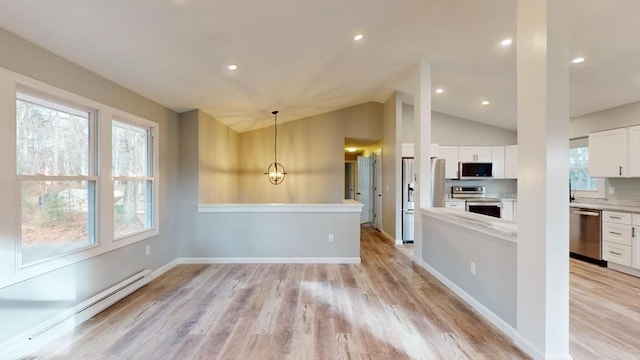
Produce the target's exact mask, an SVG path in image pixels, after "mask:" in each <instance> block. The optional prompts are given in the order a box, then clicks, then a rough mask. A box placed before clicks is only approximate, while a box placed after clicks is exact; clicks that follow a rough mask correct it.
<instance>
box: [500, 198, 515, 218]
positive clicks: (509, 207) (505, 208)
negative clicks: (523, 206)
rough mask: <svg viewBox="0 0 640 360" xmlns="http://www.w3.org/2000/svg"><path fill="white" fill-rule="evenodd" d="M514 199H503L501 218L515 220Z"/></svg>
mask: <svg viewBox="0 0 640 360" xmlns="http://www.w3.org/2000/svg"><path fill="white" fill-rule="evenodd" d="M513 203H514V202H513V201H503V202H502V212H501V213H500V218H502V219H504V220H509V221H515V220H514V218H513Z"/></svg>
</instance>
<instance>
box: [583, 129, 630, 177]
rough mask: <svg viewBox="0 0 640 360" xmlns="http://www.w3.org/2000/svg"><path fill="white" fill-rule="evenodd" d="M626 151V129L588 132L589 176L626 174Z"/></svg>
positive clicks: (619, 175)
mask: <svg viewBox="0 0 640 360" xmlns="http://www.w3.org/2000/svg"><path fill="white" fill-rule="evenodd" d="M628 151H629V150H628V146H627V129H614V130H607V131H600V132H596V133H591V134H589V176H591V177H609V178H611V177H622V176H626V174H627V173H628V171H629V169H627V152H628Z"/></svg>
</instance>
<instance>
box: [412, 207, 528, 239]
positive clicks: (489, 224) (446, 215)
mask: <svg viewBox="0 0 640 360" xmlns="http://www.w3.org/2000/svg"><path fill="white" fill-rule="evenodd" d="M420 211H421V212H422V214H423V215H426V216H432V217H434V218H437V219H440V220H444V221H447V222H450V223H452V224H456V225H460V226H463V227H466V228H469V229H473V230H476V231H479V232H482V233H485V234H488V235H491V236H495V237H497V238H500V239H504V240H507V241H510V242H517V239H518V226H517V224H516V223H515V222H513V221H507V220H502V219H499V218H494V217H491V216H486V215H480V214H476V213H470V212H466V211H460V210H453V209H446V208H423V209H420Z"/></svg>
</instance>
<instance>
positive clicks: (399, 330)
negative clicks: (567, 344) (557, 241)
mask: <svg viewBox="0 0 640 360" xmlns="http://www.w3.org/2000/svg"><path fill="white" fill-rule="evenodd" d="M361 234H362V235H361V240H362V241H361V243H362V245H361V249H362V251H361V256H362V264H360V265H342V264H340V265H337V264H335V265H334V264H323V265H313V264H309V265H306V264H305V265H298V264H289V265H282V264H264V265H262V264H260V265H253V264H249V265H246V264H245V265H182V266H178V267H176V268H174V269H172V270H171V271H169V272H167V273H166V274H164V275H163V276H161V277H160V278H158V279H156V280H155V281H153V282H151V283H150V284H148V285H147V286H145V287H143V288H142V289H140V290H138V291H136V292H135V293H134V294H132V295H131V296H129V297H127V298H126V299H123V300H122V301H120V302H119V303H117V304H115V305H114V306H112V307H110V308H109V309H107V310H105V311H104V312H102V313H101V314H99V315H97V316H96V317H94V318H93V319H91V320H89V321H87V322H85V323H84V324H82V325H80V326H79V327H77V328H76V329H75V330H74V332H73V333H72V334H69V335H66V336H64V337H62V338H61V339H59V340H57V341H55V342H54V343H52V344H51V345H50V346H47V347H45V348H43V349H42V350H41V351H39V352H38V353H37V354H33V356H31V357H30V358H33V359H52V358H53V359H107V360H111V359H114V360H115V359H260V360H261V359H523V358H527V356H526V355H525V354H523V353H522V352H521V351H520V350H518V349H517V348H516V347H515V346H514V345H513V344H512V343H511V341H510V340H509V339H508V338H506V337H505V336H503V335H502V334H501V333H500V332H499V331H498V330H496V329H495V328H494V327H493V326H492V325H490V324H489V323H487V322H486V321H485V320H484V319H482V318H481V317H480V316H479V315H477V314H476V313H475V312H474V311H473V310H472V309H471V308H469V307H468V306H467V305H466V304H464V303H463V302H462V300H460V299H459V298H458V297H456V296H455V295H454V294H452V293H451V292H450V291H449V290H448V289H446V288H445V287H444V286H443V285H442V284H440V283H439V282H438V281H437V280H436V279H434V278H433V277H432V276H430V275H428V274H427V273H426V272H425V271H424V270H423V269H422V268H420V267H419V266H417V265H415V264H414V263H412V262H411V260H410V259H409V258H408V257H406V256H405V255H403V254H402V253H401V252H400V251H397V250H396V249H395V247H394V245H393V244H391V243H390V242H388V241H387V240H385V239H384V238H383V237H382V236H381V235H380V234H379V233H378V232H376V231H375V230H373V229H372V228H370V227H363V229H362V233H361ZM576 267H577V268H578V276H582V277H583V278H576V279H574V276H573V274H572V298H571V301H572V313H571V321H572V323H571V331H572V334H571V336H572V339H571V350H572V353H573V352H575V354H574V358H575V359H597V358H598V359H599V358H621V359H622V358H625V359H631V358H633V357H625V355H634V354H635V355H637V354H638V348H639V345H638V341H639V340H637V339H638V338H637V337H636V339H632V337H633V336H634V331H635V332H637V331H638V326H637V324H638V314H639V313H640V312H639V311H638V306H637V304H636V305H634V304H633V299H634V296H635V299H638V294H639V292H638V287H639V286H638V285H639V283H638V281H636V280H637V279H636V280H634V279H635V278H631V277H629V278H626V277H625V278H623V279H622V282H621V284H622V285H623V286H625V289H626V291H627V292H628V293H627V294H626V295H625V296H623V298H624V299H626V300H624V304H621V305H619V306H618V305H616V306H614V310H610V309H609V310H607V309H603V310H602V312H599V313H598V315H597V316H596V320H597V321H595V320H593V316H594V315H593V314H592V313H590V312H589V311H588V310H589V308H590V307H593V304H591V302H593V301H595V302H601V301H604V300H603V299H606V300H607V301H612V302H615V301H617V300H619V298H618V297H617V296H615V294H616V293H615V292H613V291H611V290H612V289H614V288H616V287H615V285H613V286H614V287H613V288H608V286H610V285H609V284H610V283H615V282H617V281H618V277H619V276H616V275H618V274H617V273H616V274H604V275H594V274H593V273H599V271H600V270H602V269H599V268H597V267H596V268H595V269H591V268H589V267H582V266H580V264H578V265H577V266H576V265H575V263H573V262H572V272H573V269H574V268H576ZM604 270H607V269H604ZM624 276H625V275H623V277H624ZM594 277H595V278H596V281H597V282H598V283H599V284H600V285H598V286H602V287H601V288H594V286H595V285H592V284H590V283H589V282H588V281H586V279H587V278H594ZM573 287H578V288H580V289H581V290H579V291H578V297H577V298H576V297H574V290H573ZM593 290H595V291H596V292H602V293H601V294H599V296H601V298H596V299H593V300H591V299H592V295H591V291H593ZM607 294H609V295H607ZM630 299H631V300H630ZM629 303H631V304H629ZM573 307H576V309H578V310H577V311H574V309H573ZM606 307H607V306H606V304H603V308H606ZM621 315H623V318H621V319H619V321H618V320H616V319H617V317H618V316H621ZM593 321H595V323H592V322H593ZM634 321H635V323H634ZM603 322H610V323H611V325H610V327H611V328H614V327H615V326H616V325H617V324H620V323H625V324H627V325H620V328H618V329H617V332H614V331H610V329H609V328H605V327H603V326H601V323H603ZM594 328H596V329H595V330H594ZM601 333H604V335H603V336H606V337H604V338H602V339H599V340H598V341H592V340H591V339H590V337H591V336H600V335H601ZM594 334H595V335H594ZM618 334H619V335H620V336H619V337H618ZM613 338H619V339H621V340H620V342H616V341H614V340H613ZM600 343H601V344H600ZM634 352H635V353H634ZM603 354H605V355H607V356H603ZM612 354H613V355H612Z"/></svg>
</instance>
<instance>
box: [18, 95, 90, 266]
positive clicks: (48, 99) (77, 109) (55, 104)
mask: <svg viewBox="0 0 640 360" xmlns="http://www.w3.org/2000/svg"><path fill="white" fill-rule="evenodd" d="M19 100H20V101H25V102H29V103H31V104H34V105H37V106H42V107H48V108H51V109H54V110H57V111H61V112H66V113H68V114H72V115H77V116H80V115H81V116H85V115H87V117H88V119H87V126H88V136H87V141H88V149H87V150H88V153H87V161H88V164H87V174H86V175H25V174H18V169H17V166H16V180H17V182H18V188H20V189H22V184H24V183H25V182H46V181H60V182H65V181H79V182H82V181H85V182H87V190H89V189H91V187H93V199H92V200H90V199H89V197H88V198H87V201H88V204H87V206H88V208H87V214H91V215H92V216H91V217H89V216H88V217H87V220H88V221H89V224H88V227H89V230H93V233H89V234H88V239H87V240H88V244H87V245H85V246H82V247H80V248H77V249H72V250H68V251H64V252H60V253H56V254H54V255H52V256H48V257H44V258H42V259H38V260H35V261H31V262H28V263H23V259H24V256H23V251H22V248H23V243H22V230H20V236H19V238H18V241H17V244H16V249H17V252H16V256H17V260H16V261H17V265H18V267H19V269H20V270H22V269H26V268H30V267H37V266H38V265H39V264H42V263H46V262H49V261H52V260H55V259H57V258H63V257H66V256H68V255H71V254H74V253H78V252H82V251H85V250H87V249H90V248H93V247H97V246H99V242H100V237H99V235H98V233H99V229H98V223H99V209H100V199H99V197H98V196H97V194H98V191H99V190H98V189H99V187H100V185H99V177H98V176H97V163H98V159H97V153H98V152H97V146H96V144H97V141H98V136H99V135H98V131H97V127H98V110H97V109H95V108H92V107H89V106H85V105H82V104H76V103H74V102H72V101H69V100H68V99H65V98H62V97H57V96H52V95H49V94H43V93H40V92H39V91H37V90H34V89H32V88H29V87H24V86H18V87H17V88H16V98H15V101H16V102H17V101H19ZM16 117H17V107H16V116H14V119H15V118H16ZM14 121H15V120H14ZM16 136H17V135H16ZM16 144H17V139H16ZM16 161H17V154H16ZM92 183H93V185H91V184H92ZM20 193H22V190H21V191H20ZM19 197H20V199H21V201H20V209H19V213H20V214H22V197H21V196H20V195H19ZM20 227H22V221H20Z"/></svg>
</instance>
